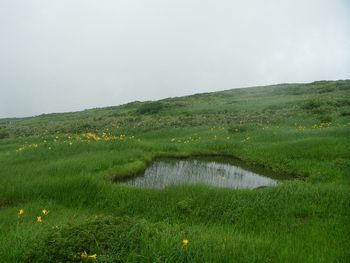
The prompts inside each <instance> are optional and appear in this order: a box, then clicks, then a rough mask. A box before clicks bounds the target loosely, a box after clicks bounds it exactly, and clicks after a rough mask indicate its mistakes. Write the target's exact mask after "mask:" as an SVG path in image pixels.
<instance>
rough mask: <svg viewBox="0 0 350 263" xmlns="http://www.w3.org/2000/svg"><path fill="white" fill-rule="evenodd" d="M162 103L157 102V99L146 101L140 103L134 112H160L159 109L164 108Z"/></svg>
mask: <svg viewBox="0 0 350 263" xmlns="http://www.w3.org/2000/svg"><path fill="white" fill-rule="evenodd" d="M164 107H165V106H164V105H163V103H161V102H159V101H155V102H147V103H145V104H142V105H141V106H140V107H139V108H138V109H137V110H136V112H137V113H139V114H155V113H158V112H160V111H161V110H163V109H164Z"/></svg>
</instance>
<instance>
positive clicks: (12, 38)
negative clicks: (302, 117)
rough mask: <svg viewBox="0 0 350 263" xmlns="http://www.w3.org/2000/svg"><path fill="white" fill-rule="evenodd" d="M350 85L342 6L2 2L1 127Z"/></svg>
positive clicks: (349, 45)
mask: <svg viewBox="0 0 350 263" xmlns="http://www.w3.org/2000/svg"><path fill="white" fill-rule="evenodd" d="M349 78H350V1H349V0H274V1H273V0H264V1H262V0H237V1H235V0H147V1H144V0H51V1H47V0H0V118H5V117H24V116H33V115H39V114H42V113H51V112H67V111H78V110H84V109H88V108H95V107H103V106H112V105H119V104H123V103H127V102H131V101H135V100H141V101H145V100H157V99H161V98H166V97H175V96H183V95H189V94H194V93H201V92H210V91H218V90H225V89H232V88H239V87H248V86H257V85H267V84H276V83H287V82H312V81H315V80H336V79H349Z"/></svg>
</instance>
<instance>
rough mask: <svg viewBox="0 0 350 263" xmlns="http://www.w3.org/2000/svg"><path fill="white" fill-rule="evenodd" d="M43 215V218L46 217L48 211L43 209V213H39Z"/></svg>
mask: <svg viewBox="0 0 350 263" xmlns="http://www.w3.org/2000/svg"><path fill="white" fill-rule="evenodd" d="M41 212H42V213H43V215H44V216H47V215H48V214H49V211H47V210H46V209H44V210H43V211H41Z"/></svg>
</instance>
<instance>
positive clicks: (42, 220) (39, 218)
mask: <svg viewBox="0 0 350 263" xmlns="http://www.w3.org/2000/svg"><path fill="white" fill-rule="evenodd" d="M36 222H38V223H43V222H44V219H43V218H42V217H41V216H38V217H37V218H36Z"/></svg>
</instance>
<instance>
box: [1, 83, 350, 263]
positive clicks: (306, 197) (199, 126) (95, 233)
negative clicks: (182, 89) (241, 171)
mask: <svg viewBox="0 0 350 263" xmlns="http://www.w3.org/2000/svg"><path fill="white" fill-rule="evenodd" d="M349 106H350V81H322V82H314V83H310V84H281V85H273V86H266V87H253V88H246V89H235V90H227V91H222V92H215V93H206V94H196V95H192V96H187V97H178V98H169V99H165V100H161V101H158V102H133V103H129V104H126V105H121V106H116V107H108V108H101V109H90V110H85V111H81V112H74V113H62V114H45V115H40V116H36V117H32V118H22V119H4V120H0V167H1V168H0V256H1V261H2V262H80V261H85V260H86V261H88V260H96V261H97V262H349V261H350V254H349V247H350V238H349V237H350V226H349V219H350V190H349V183H350V180H349V178H350V177H349V174H350V160H349V156H350V140H349V134H350V133H349V132H350V115H349ZM193 155H196V156H198V155H206V156H208V155H225V156H231V157H235V158H239V159H241V160H243V161H244V163H245V164H246V165H248V166H253V167H261V169H267V170H270V171H272V172H273V173H275V174H278V175H281V176H289V177H292V178H293V179H290V180H282V181H281V182H280V183H278V185H276V186H275V187H267V188H262V189H258V190H250V189H228V188H218V187H213V186H210V185H203V184H200V185H198V184H186V185H172V186H168V187H166V188H164V189H149V188H140V187H133V186H129V185H125V184H116V183H113V181H114V180H115V179H116V178H117V179H122V178H124V179H125V178H131V177H132V176H134V175H135V174H138V173H139V172H140V171H144V170H145V169H146V168H147V167H148V165H149V164H150V163H151V162H152V160H155V159H156V158H162V157H166V156H172V157H190V156H193ZM43 210H46V211H47V213H46V214H45V213H44V212H43ZM39 217H40V218H39Z"/></svg>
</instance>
